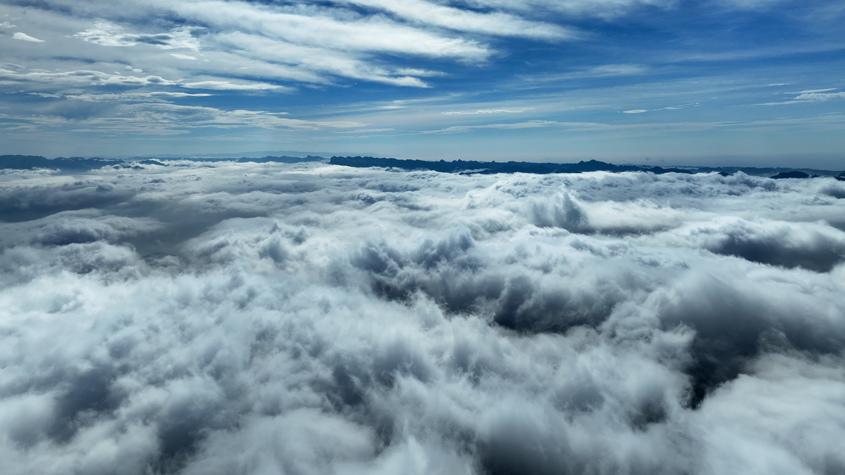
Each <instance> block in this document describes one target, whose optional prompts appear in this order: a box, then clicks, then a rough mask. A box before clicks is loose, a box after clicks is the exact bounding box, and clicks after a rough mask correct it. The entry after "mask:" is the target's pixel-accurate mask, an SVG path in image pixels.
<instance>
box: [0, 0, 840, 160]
mask: <svg viewBox="0 0 845 475" xmlns="http://www.w3.org/2000/svg"><path fill="white" fill-rule="evenodd" d="M844 20H845V2H843V1H841V0H839V1H832V0H831V1H824V0H821V1H798V0H702V1H684V0H592V1H588V0H462V1H457V0H456V1H448V0H403V1H399V0H336V1H311V2H305V1H298V2H295V1H252V2H250V1H219V0H215V1H211V0H196V1H189V0H185V1H180V2H174V1H166V0H146V1H141V0H109V1H105V0H89V1H84V2H80V1H78V0H40V1H37V2H36V1H14V0H12V1H10V0H3V2H2V4H0V143H2V144H3V147H2V148H3V150H0V153H32V154H43V155H48V156H55V155H124V156H125V155H155V154H210V153H232V154H237V153H247V152H257V151H301V152H316V153H337V154H373V155H389V156H397V157H404V158H422V159H440V158H444V159H456V158H463V159H479V160H484V159H492V160H511V159H512V160H535V161H573V160H581V159H601V160H610V161H615V162H644V163H665V164H683V163H688V164H704V163H706V164H716V165H720V164H743V165H787V166H815V167H823V168H835V169H838V168H845V74H843V73H845V28H842V24H843V21H844Z"/></svg>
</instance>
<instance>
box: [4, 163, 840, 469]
mask: <svg viewBox="0 0 845 475" xmlns="http://www.w3.org/2000/svg"><path fill="white" fill-rule="evenodd" d="M843 188H845V187H843V185H842V184H841V183H837V182H836V181H835V180H833V179H832V178H830V179H828V178H824V179H821V178H820V179H810V180H781V181H774V180H770V179H767V178H757V177H751V176H747V175H742V174H737V175H733V176H728V177H724V176H720V175H718V174H707V175H676V174H666V175H659V176H658V175H652V174H647V173H620V174H609V173H587V174H581V175H544V176H530V175H483V176H463V175H447V174H439V173H432V172H412V173H396V172H390V171H383V170H361V169H348V168H343V167H336V166H329V165H325V164H303V165H283V164H251V163H200V162H187V161H184V162H182V161H171V162H167V166H166V167H165V166H147V167H145V168H144V169H143V170H127V169H111V168H104V169H100V170H94V171H91V172H89V173H83V174H79V175H75V176H67V175H61V174H55V173H52V172H45V171H14V172H6V173H4V174H2V175H0V204H2V206H0V209H2V210H4V211H3V212H2V216H0V217H2V218H3V220H4V221H3V222H2V223H0V270H2V272H0V283H1V284H2V285H1V286H0V309H2V310H0V368H3V369H2V372H0V456H2V458H3V460H4V466H5V469H4V470H6V471H7V473H10V474H24V473H36V472H37V473H90V474H108V473H138V474H144V473H187V474H199V473H202V474H214V473H220V474H232V473H244V474H246V473H249V474H252V473H254V474H264V473H284V474H322V473H353V474H354V473H420V474H423V473H426V474H429V473H448V474H452V473H467V474H470V473H489V474H510V473H538V474H546V473H549V474H551V473H632V474H639V473H642V474H645V473H649V474H651V473H701V474H710V473H712V474H717V473H752V472H756V473H784V474H786V473H789V474H798V473H807V474H810V473H831V474H832V473H841V472H842V471H844V470H845V456H843V455H842V452H841V450H840V447H839V443H838V441H839V440H841V439H842V437H843V436H844V435H845V429H843V428H845V410H843V409H845V373H843V371H842V368H843V363H845V361H843V357H844V356H845V355H843V353H842V348H843V344H845V265H843V262H845V221H843V216H845V201H843V200H842V196H845V189H843ZM752 210H753V211H752Z"/></svg>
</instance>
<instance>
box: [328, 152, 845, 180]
mask: <svg viewBox="0 0 845 475" xmlns="http://www.w3.org/2000/svg"><path fill="white" fill-rule="evenodd" d="M329 163H331V164H333V165H342V166H347V167H355V168H372V167H378V168H396V169H400V170H408V171H411V170H431V171H438V172H444V173H478V174H493V173H533V174H549V173H585V172H595V171H606V172H613V173H620V172H649V173H655V174H663V173H685V174H691V173H713V172H716V173H721V174H724V175H732V174H734V173H737V172H743V173H746V174H748V175H757V176H770V177H772V178H811V177H813V176H831V177H833V176H837V173H838V172H835V171H831V170H814V169H804V168H801V169H792V168H776V167H772V168H762V167H670V168H664V167H660V166H646V165H617V164H614V163H608V162H602V161H599V160H586V161H580V162H577V163H536V162H476V161H465V160H454V161H450V162H447V161H444V160H440V161H427V160H402V159H397V158H378V157H364V156H354V157H332V158H331V159H330V160H329ZM837 179H840V180H843V179H845V172H842V173H839V175H838V177H837Z"/></svg>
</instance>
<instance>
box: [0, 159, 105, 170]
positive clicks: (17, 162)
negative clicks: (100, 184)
mask: <svg viewBox="0 0 845 475" xmlns="http://www.w3.org/2000/svg"><path fill="white" fill-rule="evenodd" d="M119 163H121V162H120V161H119V160H110V159H104V158H82V157H67V158H44V157H39V156H34V155H0V170H33V169H36V168H49V169H55V170H62V171H88V170H94V169H96V168H102V167H105V166H107V165H116V164H119Z"/></svg>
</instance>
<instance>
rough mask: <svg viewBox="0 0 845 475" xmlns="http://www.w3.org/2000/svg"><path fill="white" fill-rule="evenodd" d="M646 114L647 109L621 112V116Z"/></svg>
mask: <svg viewBox="0 0 845 475" xmlns="http://www.w3.org/2000/svg"><path fill="white" fill-rule="evenodd" d="M646 112H648V109H627V110H623V111H622V113H623V114H645V113H646Z"/></svg>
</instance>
